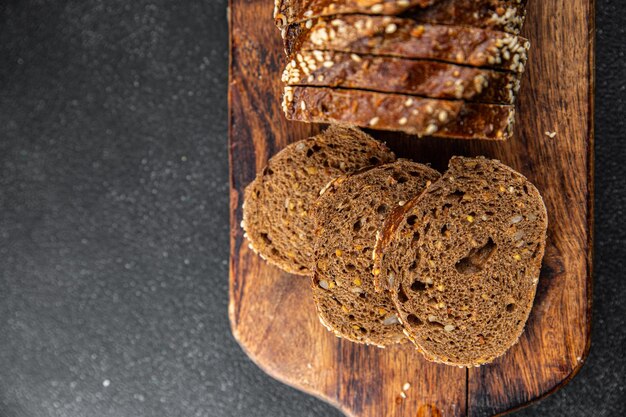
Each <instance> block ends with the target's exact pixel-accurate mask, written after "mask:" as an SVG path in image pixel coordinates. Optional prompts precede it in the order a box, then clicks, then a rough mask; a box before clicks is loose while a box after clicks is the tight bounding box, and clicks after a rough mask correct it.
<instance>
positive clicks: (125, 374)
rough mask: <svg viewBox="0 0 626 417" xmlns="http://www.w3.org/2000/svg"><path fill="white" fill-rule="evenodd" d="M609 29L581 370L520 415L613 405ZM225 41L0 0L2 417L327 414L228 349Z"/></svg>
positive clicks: (621, 37) (612, 23)
mask: <svg viewBox="0 0 626 417" xmlns="http://www.w3.org/2000/svg"><path fill="white" fill-rule="evenodd" d="M550 1H554V0H550ZM625 16H626V4H624V3H623V1H621V0H598V27H599V30H598V39H597V44H598V53H597V63H598V73H597V135H596V138H597V176H596V179H597V192H596V197H597V206H596V210H597V227H596V237H597V239H596V268H595V289H594V297H595V300H594V302H595V304H594V326H593V347H592V351H591V356H590V357H589V360H588V363H587V364H586V365H585V367H584V368H583V370H582V371H581V373H580V374H579V376H578V377H577V378H576V379H575V380H574V381H573V382H572V383H571V384H570V385H569V386H567V387H566V388H565V389H563V390H562V391H560V392H558V393H557V394H555V395H554V396H552V397H550V398H548V399H546V400H545V401H543V402H542V403H540V404H538V405H535V406H532V407H531V408H528V409H526V410H524V411H522V412H521V413H519V414H518V415H520V416H570V417H571V416H590V415H596V416H615V415H620V414H622V413H623V411H624V408H625V407H626V393H625V392H624V386H625V383H626V367H625V363H626V360H625V359H624V355H623V354H622V353H621V351H622V350H623V349H624V346H626V337H625V335H626V331H625V329H624V326H625V324H626V323H625V318H626V314H625V307H624V306H625V303H624V298H625V297H626V280H625V279H624V276H623V275H624V269H625V268H624V267H625V265H624V259H625V258H626V250H625V246H626V239H625V235H626V233H625V231H624V225H625V224H626V222H625V221H624V214H625V213H624V202H625V199H626V187H625V184H626V180H625V175H626V172H625V168H624V167H625V164H624V163H623V158H624V156H626V152H625V151H626V140H624V137H623V135H624V131H625V130H626V126H625V123H624V120H625V119H626V115H625V111H624V110H625V109H624V96H625V95H626V81H625V80H626V71H625V64H624V52H625V51H626V36H625V35H626V34H625V30H624V28H625V27H626V18H625ZM227 36H228V30H227V21H226V1H225V0H219V1H218V0H204V1H200V0H185V1H165V0H155V1H145V0H133V1H129V0H109V1H102V0H100V1H99V0H84V1H78V0H76V1H61V0H57V1H45V0H38V1H37V0H0V417H18V416H19V417H22V416H25V417H39V416H42V417H43V416H68V417H74V416H76V417H78V416H81V417H82V416H85V417H92V416H116V417H131V416H133V417H134V416H137V417H143V416H212V417H213V416H215V417H225V416H238V417H239V416H246V417H248V416H250V417H253V416H267V417H296V416H339V415H340V414H339V413H338V412H337V411H335V410H333V409H332V408H331V407H330V406H327V405H325V404H323V403H321V402H319V401H317V400H315V399H312V398H310V397H308V396H306V395H304V394H301V393H298V392H296V391H294V390H292V389H290V388H288V387H285V386H283V385H281V384H279V383H278V382H275V381H273V380H271V379H270V378H268V377H266V376H265V375H264V374H263V373H262V372H261V371H260V370H258V369H257V368H256V367H255V366H254V365H253V364H252V363H251V362H250V361H249V360H248V359H246V357H245V356H244V354H243V353H242V351H241V349H240V348H239V347H238V346H237V344H236V343H235V341H234V340H233V338H232V336H231V335H230V331H229V325H228V320H227V273H228V268H227V259H228V182H227V180H228V176H227V168H228V166H227V165H228V159H227V108H226V89H227V77H228V75H227V74H228V72H227V59H228V50H227ZM581 256H584V254H581Z"/></svg>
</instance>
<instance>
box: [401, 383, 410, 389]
mask: <svg viewBox="0 0 626 417" xmlns="http://www.w3.org/2000/svg"><path fill="white" fill-rule="evenodd" d="M409 388H411V384H409V383H408V382H405V383H404V385H403V386H402V391H408V390H409Z"/></svg>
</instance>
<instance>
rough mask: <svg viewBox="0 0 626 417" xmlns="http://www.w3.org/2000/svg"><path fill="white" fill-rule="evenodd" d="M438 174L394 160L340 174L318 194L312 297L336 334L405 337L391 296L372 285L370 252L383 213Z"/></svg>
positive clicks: (381, 342)
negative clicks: (354, 171)
mask: <svg viewBox="0 0 626 417" xmlns="http://www.w3.org/2000/svg"><path fill="white" fill-rule="evenodd" d="M438 178H439V173H438V172H436V171H435V170H433V169H431V168H429V167H427V166H425V165H421V164H417V163H414V162H410V161H406V160H399V161H397V162H395V163H391V164H387V165H381V166H379V167H376V168H372V169H369V170H366V171H364V172H361V173H358V174H355V175H352V176H349V177H341V178H339V179H338V180H336V181H334V182H333V183H332V184H330V185H329V187H327V189H326V190H325V191H324V192H323V194H322V196H321V197H320V198H319V200H318V202H317V203H316V206H315V211H314V217H315V219H316V225H317V226H316V245H315V259H316V265H315V270H314V275H313V279H312V288H313V298H314V300H315V304H316V306H317V311H318V313H319V316H320V320H321V322H322V323H323V324H324V325H325V326H326V327H327V328H328V329H329V330H331V331H332V332H334V333H335V334H336V335H337V336H340V337H343V338H346V339H349V340H351V341H354V342H358V343H367V344H372V345H376V346H386V345H389V344H393V343H397V342H399V341H402V340H404V339H405V338H404V336H403V333H402V326H401V325H400V321H399V320H398V316H397V313H396V311H395V307H394V306H393V304H392V302H391V299H390V297H389V296H388V295H387V294H386V293H376V292H375V291H374V284H373V277H372V274H371V271H372V266H373V264H372V262H373V261H372V252H373V250H374V245H375V243H376V233H377V231H378V229H379V228H380V227H381V226H382V224H383V221H384V219H385V218H386V216H387V215H388V214H389V213H390V212H391V211H393V210H394V209H395V208H397V207H400V206H401V205H403V204H404V203H405V202H406V201H408V200H409V199H411V198H413V197H414V196H416V195H419V194H420V193H421V192H422V191H423V190H424V188H425V187H426V186H427V184H429V183H430V182H432V181H435V180H437V179H438Z"/></svg>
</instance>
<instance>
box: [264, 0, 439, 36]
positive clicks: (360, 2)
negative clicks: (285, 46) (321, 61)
mask: <svg viewBox="0 0 626 417" xmlns="http://www.w3.org/2000/svg"><path fill="white" fill-rule="evenodd" d="M440 1H442V0H343V1H337V0H274V20H275V22H276V26H278V28H279V29H283V28H285V27H286V26H288V25H290V24H292V23H298V22H306V21H307V20H309V19H312V18H317V17H321V16H334V15H343V14H353V13H363V14H373V15H396V14H400V13H402V12H405V11H407V10H409V9H411V8H414V7H415V8H423V7H427V6H430V5H432V4H434V3H437V2H440Z"/></svg>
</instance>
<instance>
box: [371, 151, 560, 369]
mask: <svg viewBox="0 0 626 417" xmlns="http://www.w3.org/2000/svg"><path fill="white" fill-rule="evenodd" d="M547 227H548V218H547V213H546V207H545V205H544V202H543V199H542V197H541V195H540V194H539V191H537V189H536V188H535V187H534V186H533V185H532V184H531V183H530V182H529V181H528V180H527V179H526V178H525V177H524V176H523V175H521V174H519V173H518V172H516V171H514V170H513V169H511V168H509V167H507V166H505V165H504V164H502V163H500V162H499V161H495V160H489V159H485V158H463V157H454V158H452V160H451V161H450V164H449V168H448V171H447V172H445V173H444V175H443V176H442V177H441V179H440V180H439V181H437V182H435V183H433V184H432V185H431V186H430V187H428V188H427V190H426V191H425V192H424V193H423V194H422V195H420V196H419V197H417V198H415V199H413V200H412V201H410V202H408V203H407V204H406V205H405V206H404V207H403V208H402V209H400V210H396V211H395V212H393V213H392V214H391V215H390V216H389V217H388V218H387V220H386V222H385V225H384V226H383V228H382V231H381V233H380V234H379V236H378V239H377V244H376V249H375V253H374V263H375V265H374V269H373V271H372V273H373V275H374V277H375V284H376V286H377V288H379V289H383V290H384V292H385V293H387V294H390V296H391V298H392V299H393V302H394V304H395V306H396V308H397V310H398V313H399V315H400V319H401V320H402V323H403V325H404V327H405V334H406V335H407V337H409V339H411V340H412V341H413V342H414V343H415V344H416V345H417V347H418V348H419V349H420V351H421V352H422V353H423V354H424V355H425V356H426V358H427V359H429V360H432V361H435V362H441V363H445V364H449V365H456V366H461V367H470V366H480V365H483V364H486V363H489V362H491V361H493V360H494V359H495V358H497V357H499V356H501V355H502V354H504V353H505V352H506V351H507V350H508V349H509V348H510V347H511V346H513V345H514V344H515V343H517V340H518V339H519V337H520V335H521V334H522V332H523V330H524V326H525V324H526V320H527V319H528V315H529V313H530V310H531V308H532V305H533V300H534V297H535V292H536V289H537V283H538V281H539V273H540V269H541V263H542V259H543V255H544V251H545V246H546V232H547Z"/></svg>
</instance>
